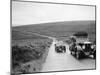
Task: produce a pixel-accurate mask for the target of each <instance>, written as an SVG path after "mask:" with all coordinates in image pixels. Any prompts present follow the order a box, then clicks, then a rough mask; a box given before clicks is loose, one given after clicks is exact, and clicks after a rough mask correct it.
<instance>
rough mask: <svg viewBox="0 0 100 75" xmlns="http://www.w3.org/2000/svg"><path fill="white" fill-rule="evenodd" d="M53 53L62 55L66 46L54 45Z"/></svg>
mask: <svg viewBox="0 0 100 75" xmlns="http://www.w3.org/2000/svg"><path fill="white" fill-rule="evenodd" d="M55 51H56V52H57V53H64V52H66V46H65V45H63V44H62V43H56V44H55Z"/></svg>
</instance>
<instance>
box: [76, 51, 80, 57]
mask: <svg viewBox="0 0 100 75" xmlns="http://www.w3.org/2000/svg"><path fill="white" fill-rule="evenodd" d="M80 55H81V53H80V52H79V51H77V52H76V58H77V59H80Z"/></svg>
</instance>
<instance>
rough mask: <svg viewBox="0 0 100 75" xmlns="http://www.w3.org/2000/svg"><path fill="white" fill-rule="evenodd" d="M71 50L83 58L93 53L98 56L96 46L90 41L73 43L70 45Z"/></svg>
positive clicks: (73, 53) (94, 56)
mask: <svg viewBox="0 0 100 75" xmlns="http://www.w3.org/2000/svg"><path fill="white" fill-rule="evenodd" d="M69 50H70V52H71V54H72V55H74V56H75V57H76V58H77V59H79V58H81V57H82V56H90V55H92V56H93V58H96V47H95V45H94V44H93V43H92V42H89V41H86V42H78V43H73V44H71V45H70V46H69Z"/></svg>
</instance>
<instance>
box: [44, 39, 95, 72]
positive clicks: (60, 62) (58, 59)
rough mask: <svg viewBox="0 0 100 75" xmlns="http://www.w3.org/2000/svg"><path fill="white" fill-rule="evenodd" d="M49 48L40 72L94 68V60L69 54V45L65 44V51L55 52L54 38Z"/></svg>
mask: <svg viewBox="0 0 100 75" xmlns="http://www.w3.org/2000/svg"><path fill="white" fill-rule="evenodd" d="M52 39H53V43H52V45H51V47H50V49H49V53H48V56H47V59H46V62H45V63H44V64H43V68H42V72H48V71H62V70H78V69H79V70H80V69H94V68H95V60H94V59H91V58H85V59H81V60H77V59H76V58H75V57H73V56H72V55H70V52H69V48H68V47H69V46H68V45H67V44H66V53H56V52H55V46H54V44H55V43H56V42H57V40H56V39H55V38H52Z"/></svg>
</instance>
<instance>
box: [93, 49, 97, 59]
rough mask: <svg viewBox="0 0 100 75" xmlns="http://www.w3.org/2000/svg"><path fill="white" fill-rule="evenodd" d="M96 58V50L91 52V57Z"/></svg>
mask: <svg viewBox="0 0 100 75" xmlns="http://www.w3.org/2000/svg"><path fill="white" fill-rule="evenodd" d="M95 58H96V51H95V52H94V53H93V59H95Z"/></svg>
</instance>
